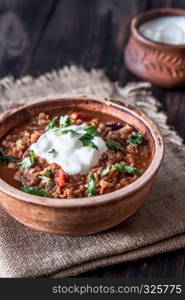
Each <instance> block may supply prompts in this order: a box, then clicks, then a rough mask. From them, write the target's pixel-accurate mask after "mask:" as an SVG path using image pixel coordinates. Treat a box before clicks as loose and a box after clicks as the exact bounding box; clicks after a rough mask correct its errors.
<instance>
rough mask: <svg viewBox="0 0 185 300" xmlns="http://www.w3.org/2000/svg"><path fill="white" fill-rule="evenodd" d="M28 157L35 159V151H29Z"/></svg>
mask: <svg viewBox="0 0 185 300" xmlns="http://www.w3.org/2000/svg"><path fill="white" fill-rule="evenodd" d="M30 156H31V157H33V158H35V157H36V154H35V151H33V150H30Z"/></svg>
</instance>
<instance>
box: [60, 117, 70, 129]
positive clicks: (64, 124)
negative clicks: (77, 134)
mask: <svg viewBox="0 0 185 300" xmlns="http://www.w3.org/2000/svg"><path fill="white" fill-rule="evenodd" d="M59 123H60V127H62V128H64V127H68V126H70V125H71V120H70V118H69V116H68V115H65V116H61V117H60V122H59Z"/></svg>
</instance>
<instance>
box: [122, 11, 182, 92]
mask: <svg viewBox="0 0 185 300" xmlns="http://www.w3.org/2000/svg"><path fill="white" fill-rule="evenodd" d="M162 16H185V10H183V9H175V8H162V9H157V10H151V11H149V12H144V13H142V14H140V15H138V16H136V17H135V18H134V19H133V20H132V22H131V36H130V38H129V40H128V43H127V45H126V48H125V52H124V56H125V64H126V66H127V68H128V69H129V70H130V71H131V72H132V73H134V74H135V75H137V76H139V77H141V78H143V79H145V80H148V81H150V82H152V83H153V84H155V85H157V86H160V87H164V88H172V87H177V86H181V85H184V84H185V45H169V44H163V43H158V42H154V41H152V40H149V39H147V38H145V37H144V36H143V35H142V34H141V33H139V31H138V27H139V25H141V24H142V23H145V22H147V21H150V20H153V19H155V18H158V17H162Z"/></svg>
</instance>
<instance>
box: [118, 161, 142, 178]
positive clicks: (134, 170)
mask: <svg viewBox="0 0 185 300" xmlns="http://www.w3.org/2000/svg"><path fill="white" fill-rule="evenodd" d="M113 167H114V168H116V169H117V170H118V171H119V172H121V173H131V174H135V175H137V176H141V175H142V174H143V173H142V172H141V171H140V170H138V169H137V168H134V167H131V166H127V165H123V164H121V163H116V164H114V165H113Z"/></svg>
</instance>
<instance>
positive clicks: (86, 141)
mask: <svg viewBox="0 0 185 300" xmlns="http://www.w3.org/2000/svg"><path fill="white" fill-rule="evenodd" d="M79 140H80V141H81V142H82V144H83V146H84V147H90V148H94V149H96V150H98V147H97V146H96V145H95V143H93V142H92V141H91V139H88V138H87V137H86V135H85V134H84V135H82V136H81V137H80V138H79Z"/></svg>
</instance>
